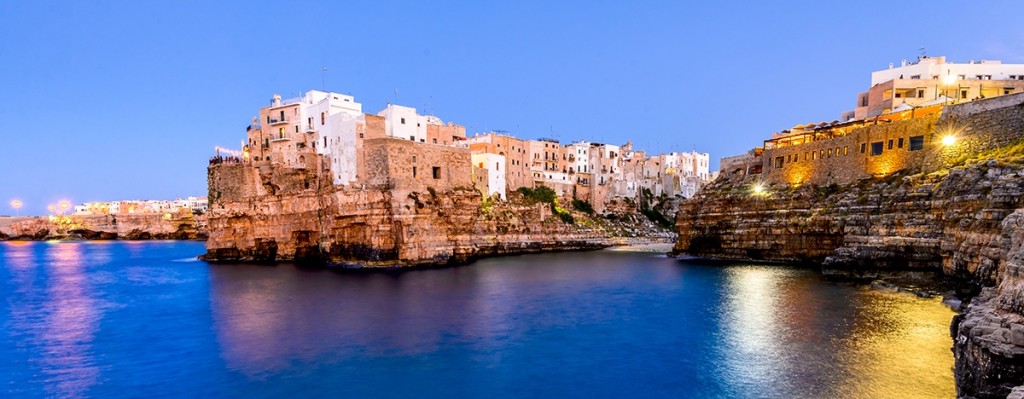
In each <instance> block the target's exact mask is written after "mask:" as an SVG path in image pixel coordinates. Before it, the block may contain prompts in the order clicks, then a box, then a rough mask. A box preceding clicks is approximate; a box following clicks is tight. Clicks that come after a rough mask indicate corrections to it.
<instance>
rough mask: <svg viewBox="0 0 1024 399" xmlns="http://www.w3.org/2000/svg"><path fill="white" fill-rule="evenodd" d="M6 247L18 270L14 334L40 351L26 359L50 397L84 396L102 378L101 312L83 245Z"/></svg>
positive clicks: (12, 311) (12, 318) (13, 303)
mask: <svg viewBox="0 0 1024 399" xmlns="http://www.w3.org/2000/svg"><path fill="white" fill-rule="evenodd" d="M4 246H5V257H4V259H5V263H7V264H9V265H10V266H11V269H12V271H13V272H14V273H13V276H12V277H13V278H12V281H11V283H12V284H13V285H14V287H13V288H14V292H15V295H14V296H12V297H10V299H9V301H10V303H9V304H10V324H9V326H10V330H11V331H10V334H12V336H13V337H16V338H17V340H18V342H20V345H22V346H26V345H27V346H30V347H34V348H36V349H35V350H34V351H33V352H32V353H31V354H30V356H29V357H28V358H27V359H26V360H27V361H28V363H29V365H30V366H31V368H32V369H35V370H36V372H35V373H33V374H34V375H36V377H34V379H41V382H42V385H43V387H44V391H45V392H46V394H47V396H50V397H80V396H83V395H84V394H85V393H86V392H87V391H88V390H89V388H90V387H91V386H93V385H94V384H96V383H97V382H98V378H99V375H100V371H99V368H98V367H97V366H96V362H95V360H94V358H93V354H92V350H91V349H92V348H91V342H92V340H93V338H94V335H95V333H96V331H97V328H98V322H99V318H100V312H99V311H98V309H97V304H96V301H95V299H94V298H93V297H92V296H91V294H93V291H92V287H91V286H90V284H89V276H88V275H87V273H88V271H87V270H86V264H85V262H84V261H83V248H82V244H80V243H67V244H61V243H46V244H25V243H5V244H4ZM36 251H39V252H41V253H40V254H39V258H41V259H38V258H36V253H37V252H36ZM26 261H27V262H29V263H26ZM36 268H38V269H37V270H30V269H36ZM40 289H41V290H40ZM39 293H41V295H40V294H39Z"/></svg>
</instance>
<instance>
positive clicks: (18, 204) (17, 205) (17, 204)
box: [11, 200, 22, 209]
mask: <svg viewBox="0 0 1024 399" xmlns="http://www.w3.org/2000/svg"><path fill="white" fill-rule="evenodd" d="M21 205H22V203H21V201H18V200H14V201H11V208H14V209H21Z"/></svg>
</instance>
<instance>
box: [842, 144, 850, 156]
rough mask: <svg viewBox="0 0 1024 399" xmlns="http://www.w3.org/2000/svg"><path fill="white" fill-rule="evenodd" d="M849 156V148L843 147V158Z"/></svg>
mask: <svg viewBox="0 0 1024 399" xmlns="http://www.w3.org/2000/svg"><path fill="white" fill-rule="evenodd" d="M849 154H850V146H843V156H844V157H845V156H847V155H849Z"/></svg>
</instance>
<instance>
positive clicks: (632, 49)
mask: <svg viewBox="0 0 1024 399" xmlns="http://www.w3.org/2000/svg"><path fill="white" fill-rule="evenodd" d="M211 3H214V2H205V1H202V2H200V1H196V2H189V1H181V2H164V3H157V2H107V1H102V2H52V1H38V2H36V1H32V2H17V1H6V2H0V18H2V19H3V21H4V23H3V24H0V60H2V62H0V87H2V88H3V96H4V100H3V102H2V105H0V118H2V120H3V121H4V123H3V126H4V130H5V131H4V134H3V138H2V140H3V141H2V143H0V162H2V165H3V166H2V168H0V200H2V201H3V202H2V203H0V205H2V206H0V214H5V213H12V212H11V211H10V209H9V208H8V207H7V206H6V204H7V202H8V201H10V200H11V199H14V198H18V199H21V200H23V201H24V202H25V204H26V205H25V209H24V210H23V211H22V213H23V214H24V213H43V212H45V207H46V204H47V203H52V202H55V201H57V200H59V199H63V198H66V199H69V200H71V201H73V202H75V203H80V202H85V201H96V200H113V199H132V198H140V199H141V198H145V199H148V198H153V199H173V198H175V197H184V196H188V195H204V194H205V191H206V170H205V168H206V161H207V159H208V158H209V157H210V156H211V155H212V154H213V147H214V146H217V145H220V146H225V147H232V148H234V147H238V146H239V144H238V143H239V141H240V140H241V139H242V138H243V137H244V133H245V130H244V129H245V126H246V125H247V124H248V123H249V120H250V119H251V117H252V116H253V115H254V114H255V113H256V110H257V109H258V108H259V107H261V106H263V105H265V104H267V102H268V101H269V99H270V97H271V95H273V94H274V93H280V94H282V95H283V96H285V97H291V96H295V95H297V94H298V93H300V92H302V91H304V90H308V89H315V88H320V87H321V67H324V66H325V67H327V68H328V71H327V73H326V75H325V80H326V86H327V89H329V90H332V91H337V92H342V93H350V94H352V95H354V96H355V97H356V100H357V101H360V102H362V103H363V105H364V110H365V111H367V112H376V111H377V110H379V109H380V108H382V107H383V106H384V105H385V104H386V103H387V102H389V101H394V98H395V89H398V94H397V99H398V103H400V104H403V105H409V106H414V107H417V108H421V109H422V108H425V109H426V110H427V111H428V112H431V113H434V114H436V115H438V116H439V117H441V118H442V119H444V120H446V121H448V120H451V121H455V122H456V123H459V124H463V125H465V126H467V129H468V131H469V132H471V133H472V132H480V131H486V130H490V129H502V130H507V131H510V132H513V133H514V134H516V135H518V136H520V137H524V138H537V137H542V136H554V137H556V138H558V139H560V140H562V141H574V140H579V139H587V140H591V141H601V142H610V143H621V142H625V141H626V140H630V139H632V140H633V142H634V143H635V144H636V145H637V146H639V147H640V148H643V149H646V150H648V151H649V152H655V153H657V152H667V151H677V150H684V151H688V150H693V149H696V150H699V151H705V152H709V153H711V157H712V159H714V160H715V161H713V165H712V166H713V167H715V166H717V159H718V158H720V157H722V156H727V155H733V154H736V153H741V152H743V151H745V150H747V149H749V148H752V147H754V146H756V145H758V144H759V143H760V141H761V140H763V139H764V138H765V137H766V136H768V135H769V134H771V133H772V132H775V131H779V130H781V129H785V128H787V127H790V126H793V125H795V124H798V123H804V122H811V121H815V122H816V121H821V120H833V119H837V118H839V115H840V113H841V112H842V111H844V110H847V109H850V108H852V106H853V103H854V99H855V95H856V94H857V93H858V92H859V91H862V90H864V89H866V88H867V85H868V83H869V78H870V72H871V71H872V70H877V69H882V68H885V67H886V66H887V65H888V64H889V63H890V62H894V63H899V62H900V60H901V59H904V58H906V59H910V60H912V59H914V58H915V57H916V56H917V55H918V54H919V49H920V48H922V47H924V48H925V49H926V52H927V54H929V55H946V56H948V57H950V59H951V60H953V61H956V62H964V61H968V60H970V59H1000V60H1003V61H1004V62H1014V63H1024V28H1021V27H1020V26H1019V24H1016V23H1015V22H1014V21H1013V19H1012V18H1009V17H1007V18H1005V19H1004V20H1002V21H1000V20H999V19H998V18H997V17H994V16H998V15H1007V16H1009V15H1016V14H1018V13H1019V7H1020V5H1019V3H1017V2H1012V1H987V2H978V3H972V5H970V6H969V7H968V6H966V5H965V4H966V3H962V2H959V3H958V2H952V1H950V2H946V1H930V2H904V3H892V2H870V1H862V2H843V4H832V3H833V2H821V1H807V2H798V1H792V2H754V1H750V2H728V1H718V2H706V3H692V2H679V1H670V2H646V3H633V2H621V1H616V2H604V1H580V2H528V1H517V2H466V3H462V4H460V3H454V2H453V3H449V2H386V1H372V2H351V1H350V2H337V1H324V2H305V1H296V2H283V1H277V2H241V1H239V2H234V3H229V2H224V3H219V4H211ZM779 3H784V4H779ZM974 12H978V13H979V14H978V15H985V16H986V17H985V18H978V17H974V16H971V15H972V14H973V13H974Z"/></svg>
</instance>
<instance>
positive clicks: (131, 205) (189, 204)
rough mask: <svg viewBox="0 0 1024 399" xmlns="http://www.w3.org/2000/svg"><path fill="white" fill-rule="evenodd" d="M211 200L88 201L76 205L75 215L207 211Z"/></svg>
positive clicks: (203, 198)
mask: <svg viewBox="0 0 1024 399" xmlns="http://www.w3.org/2000/svg"><path fill="white" fill-rule="evenodd" d="M208 207H209V202H208V201H207V198H206V197H188V198H185V199H181V198H178V199H175V200H173V201H166V200H126V201H109V202H86V203H84V204H80V205H75V209H74V214H75V215H124V214H165V213H176V212H182V211H191V212H193V213H203V212H206V210H207V208H208Z"/></svg>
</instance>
